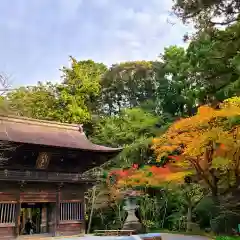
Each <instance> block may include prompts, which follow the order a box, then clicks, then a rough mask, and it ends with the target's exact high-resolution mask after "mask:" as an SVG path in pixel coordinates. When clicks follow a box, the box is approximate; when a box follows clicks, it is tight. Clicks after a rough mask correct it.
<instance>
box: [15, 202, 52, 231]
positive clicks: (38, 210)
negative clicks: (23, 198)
mask: <svg viewBox="0 0 240 240" xmlns="http://www.w3.org/2000/svg"><path fill="white" fill-rule="evenodd" d="M47 212H48V204H47V203H22V204H21V216H20V229H19V232H20V234H22V235H25V234H29V232H28V230H27V228H28V227H27V226H29V225H28V224H27V223H28V222H29V220H30V222H31V226H32V228H31V234H40V233H47V232H48V219H47V215H48V214H47Z"/></svg>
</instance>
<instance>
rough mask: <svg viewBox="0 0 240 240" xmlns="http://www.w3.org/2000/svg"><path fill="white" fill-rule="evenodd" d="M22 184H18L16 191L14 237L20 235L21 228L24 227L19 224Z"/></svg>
mask: <svg viewBox="0 0 240 240" xmlns="http://www.w3.org/2000/svg"><path fill="white" fill-rule="evenodd" d="M23 187H24V183H23V182H22V183H20V187H19V189H18V191H17V204H16V210H15V233H16V237H18V236H19V235H20V233H21V232H20V231H21V228H22V227H24V226H20V224H21V219H20V218H21V193H22V192H23ZM20 227H21V228H20Z"/></svg>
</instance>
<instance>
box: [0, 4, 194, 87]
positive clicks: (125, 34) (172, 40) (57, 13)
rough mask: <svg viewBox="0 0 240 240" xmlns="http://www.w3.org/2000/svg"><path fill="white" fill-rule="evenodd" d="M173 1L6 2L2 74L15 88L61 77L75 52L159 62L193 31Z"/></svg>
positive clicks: (109, 60) (107, 59)
mask: <svg viewBox="0 0 240 240" xmlns="http://www.w3.org/2000/svg"><path fill="white" fill-rule="evenodd" d="M171 2H172V1H171V0H147V1H146V0H2V1H1V6H0V9H1V14H0V33H1V37H0V54H1V57H0V73H4V74H5V75H7V76H8V77H9V79H10V82H11V84H12V86H20V85H33V84H36V83H37V82H38V81H43V82H44V81H52V82H56V81H60V74H61V72H60V71H59V69H60V68H62V66H68V64H69V56H70V55H71V56H73V57H75V58H76V59H77V60H86V59H93V60H94V61H97V62H103V63H105V64H107V65H109V66H110V65H111V64H114V63H117V62H121V61H131V60H154V59H156V58H157V57H158V56H159V54H160V53H162V52H163V49H164V47H168V46H170V45H175V44H176V45H183V41H182V39H183V35H184V34H185V33H186V32H188V31H190V29H189V27H187V26H184V25H182V24H181V23H180V21H179V20H178V19H175V18H174V17H173V16H172V15H171V14H170V10H171Z"/></svg>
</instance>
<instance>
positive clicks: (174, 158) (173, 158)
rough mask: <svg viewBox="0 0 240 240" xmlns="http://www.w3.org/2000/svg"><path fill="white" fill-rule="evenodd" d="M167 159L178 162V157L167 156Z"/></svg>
mask: <svg viewBox="0 0 240 240" xmlns="http://www.w3.org/2000/svg"><path fill="white" fill-rule="evenodd" d="M168 158H171V159H172V160H176V161H177V160H179V159H180V157H179V156H168Z"/></svg>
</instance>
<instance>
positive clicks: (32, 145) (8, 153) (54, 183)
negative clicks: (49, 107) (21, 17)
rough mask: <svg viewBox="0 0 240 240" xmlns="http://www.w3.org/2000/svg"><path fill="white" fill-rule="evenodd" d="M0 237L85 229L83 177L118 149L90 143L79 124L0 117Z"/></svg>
mask: <svg viewBox="0 0 240 240" xmlns="http://www.w3.org/2000/svg"><path fill="white" fill-rule="evenodd" d="M0 141H1V142H0V239H14V238H17V237H19V235H24V234H25V224H26V221H28V220H29V219H30V220H31V222H32V223H33V226H34V231H33V233H34V234H42V235H46V236H69V235H77V234H80V233H84V231H85V224H84V205H85V204H84V192H85V191H86V190H87V189H88V188H89V187H90V186H92V184H93V183H94V180H95V179H91V178H89V177H84V175H83V173H84V172H86V171H87V170H89V169H91V168H94V167H97V166H100V165H101V164H103V163H104V162H106V161H108V160H109V159H111V158H113V157H114V156H116V155H117V154H118V153H119V152H120V151H121V149H120V148H109V147H104V146H99V145H96V144H93V143H92V142H90V141H89V140H88V139H87V137H86V136H85V134H84V132H83V130H82V127H81V126H79V125H72V124H63V123H56V122H50V121H42V120H35V119H29V118H22V117H11V116H10V117H9V116H8V117H6V116H0Z"/></svg>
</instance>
